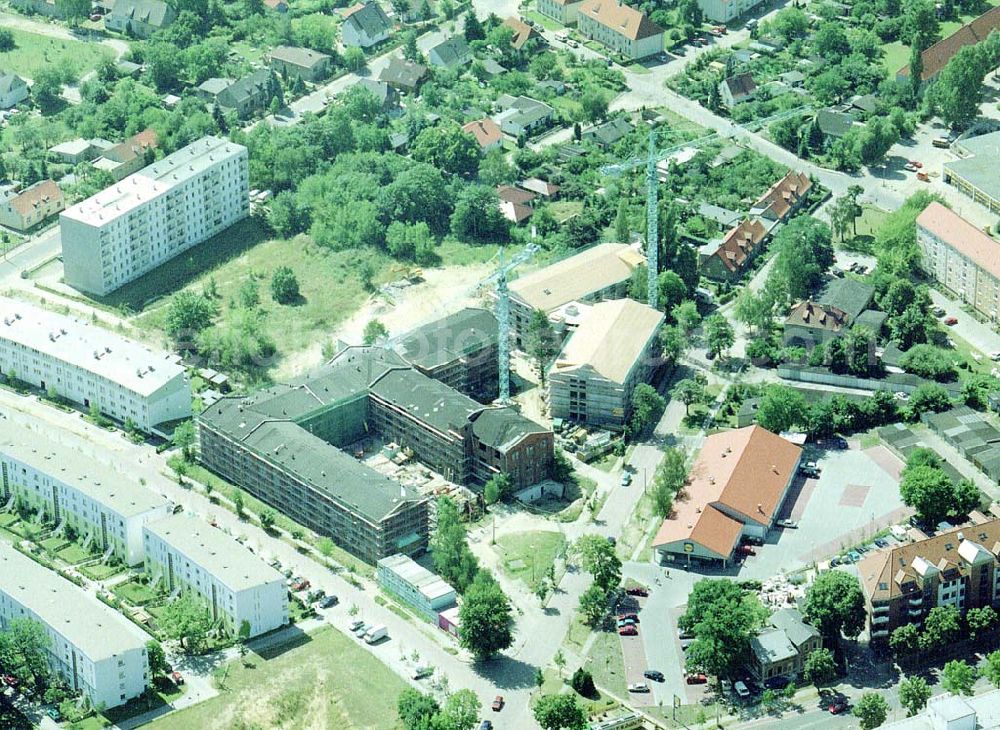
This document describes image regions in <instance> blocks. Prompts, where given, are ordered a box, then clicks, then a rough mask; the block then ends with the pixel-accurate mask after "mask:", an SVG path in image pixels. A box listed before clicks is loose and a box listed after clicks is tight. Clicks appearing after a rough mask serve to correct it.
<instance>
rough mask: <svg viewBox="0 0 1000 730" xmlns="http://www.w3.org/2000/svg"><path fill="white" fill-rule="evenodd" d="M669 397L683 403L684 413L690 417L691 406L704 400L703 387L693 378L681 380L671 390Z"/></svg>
mask: <svg viewBox="0 0 1000 730" xmlns="http://www.w3.org/2000/svg"><path fill="white" fill-rule="evenodd" d="M670 397H671V398H673V399H674V400H679V401H680V402H681V403H683V404H684V413H685V414H686V415H691V406H693V405H694V404H695V403H701V402H702V401H703V400H704V399H705V386H704V385H703V384H702V383H701V381H698V380H695V379H694V378H682V379H681V380H678V381H677V382H676V383H675V384H674V387H673V388H671V390H670Z"/></svg>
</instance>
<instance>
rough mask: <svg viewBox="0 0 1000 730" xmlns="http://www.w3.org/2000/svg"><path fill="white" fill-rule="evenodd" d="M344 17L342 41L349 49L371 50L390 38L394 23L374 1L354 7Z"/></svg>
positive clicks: (341, 28)
mask: <svg viewBox="0 0 1000 730" xmlns="http://www.w3.org/2000/svg"><path fill="white" fill-rule="evenodd" d="M342 15H343V18H344V23H343V25H341V26H340V40H341V42H343V44H344V45H345V46H347V47H348V48H350V47H355V48H371V47H372V46H374V45H376V44H378V43H381V42H382V41H384V40H385V39H386V38H388V37H389V32H390V31H391V30H392V21H391V20H389V16H388V15H386V14H385V11H384V10H383V9H382V7H381V6H380V5H379V4H378V3H377V2H375V1H374V0H372V1H371V2H368V3H361V2H359V3H357V4H356V5H352V6H351V7H349V8H347V9H346V10H344V11H343V14H342Z"/></svg>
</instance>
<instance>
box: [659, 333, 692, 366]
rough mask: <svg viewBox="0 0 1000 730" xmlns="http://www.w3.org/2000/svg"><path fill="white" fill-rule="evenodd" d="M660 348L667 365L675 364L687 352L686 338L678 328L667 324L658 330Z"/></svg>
mask: <svg viewBox="0 0 1000 730" xmlns="http://www.w3.org/2000/svg"><path fill="white" fill-rule="evenodd" d="M660 346H661V347H662V350H661V353H662V354H663V359H664V360H666V361H667V362H668V363H676V362H678V361H679V360H680V359H681V358H682V357H684V353H685V352H687V348H688V336H687V335H685V334H684V331H683V330H682V329H681V328H680V327H677V326H674V325H669V324H668V325H666V326H665V327H663V328H662V329H661V330H660Z"/></svg>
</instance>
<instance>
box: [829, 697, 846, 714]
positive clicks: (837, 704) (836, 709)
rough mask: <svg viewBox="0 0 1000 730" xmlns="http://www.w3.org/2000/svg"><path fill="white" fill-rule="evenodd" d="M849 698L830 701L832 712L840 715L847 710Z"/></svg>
mask: <svg viewBox="0 0 1000 730" xmlns="http://www.w3.org/2000/svg"><path fill="white" fill-rule="evenodd" d="M847 706H848V705H847V700H834V701H833V702H831V703H830V714H831V715H839V714H840V713H841V712H847Z"/></svg>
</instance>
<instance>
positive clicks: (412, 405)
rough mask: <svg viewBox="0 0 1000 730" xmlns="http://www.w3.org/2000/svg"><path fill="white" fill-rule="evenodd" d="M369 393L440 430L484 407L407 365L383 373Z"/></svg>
mask: <svg viewBox="0 0 1000 730" xmlns="http://www.w3.org/2000/svg"><path fill="white" fill-rule="evenodd" d="M371 393H372V395H374V396H376V397H378V398H381V399H382V400H385V401H387V402H389V403H392V404H393V405H395V406H396V407H398V408H400V409H401V410H403V411H406V412H407V413H409V414H411V415H412V416H413V417H414V418H418V419H420V420H421V421H424V422H425V423H428V424H430V425H431V426H433V427H434V428H436V429H438V430H440V431H450V430H453V429H456V428H462V427H463V426H465V424H467V423H468V422H469V419H470V418H471V417H472V414H473V413H477V412H478V411H481V410H482V409H483V406H482V405H481V404H480V403H477V402H476V401H474V400H472V398H469V397H468V396H466V395H463V394H461V393H459V392H458V391H456V390H453V389H452V388H449V387H448V386H447V385H445V384H444V383H442V382H440V381H437V380H434V379H432V378H428V377H427V376H425V375H421V374H420V373H418V372H417V371H416V370H410V369H409V368H407V369H406V370H390V371H389V372H387V373H385V374H384V375H383V376H382V377H381V378H379V379H378V380H377V381H375V383H374V384H373V385H372V386H371Z"/></svg>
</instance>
